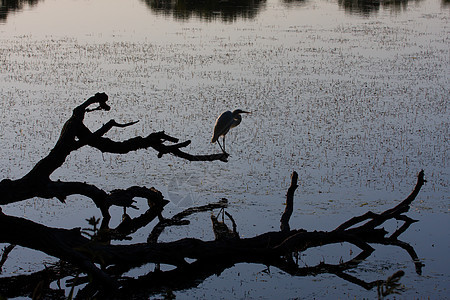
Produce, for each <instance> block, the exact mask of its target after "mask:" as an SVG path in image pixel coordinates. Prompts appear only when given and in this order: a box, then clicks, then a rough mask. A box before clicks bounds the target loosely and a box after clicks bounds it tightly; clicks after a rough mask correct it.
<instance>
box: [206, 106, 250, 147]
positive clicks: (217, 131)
mask: <svg viewBox="0 0 450 300" xmlns="http://www.w3.org/2000/svg"><path fill="white" fill-rule="evenodd" d="M242 113H246V114H248V113H249V112H248V111H243V110H240V109H236V110H234V111H233V112H231V111H229V110H228V111H226V112H224V113H222V114H221V115H220V116H219V117H218V118H217V120H216V124H215V125H214V133H213V136H212V138H211V143H215V142H217V143H218V144H219V146H220V149H222V151H223V152H225V135H226V134H227V133H228V131H229V130H230V129H231V128H234V127H236V126H238V125H239V124H240V123H241V121H242V117H241V115H240V114H242ZM221 136H222V137H223V148H222V146H221V145H220V143H219V137H221ZM225 153H226V152H225Z"/></svg>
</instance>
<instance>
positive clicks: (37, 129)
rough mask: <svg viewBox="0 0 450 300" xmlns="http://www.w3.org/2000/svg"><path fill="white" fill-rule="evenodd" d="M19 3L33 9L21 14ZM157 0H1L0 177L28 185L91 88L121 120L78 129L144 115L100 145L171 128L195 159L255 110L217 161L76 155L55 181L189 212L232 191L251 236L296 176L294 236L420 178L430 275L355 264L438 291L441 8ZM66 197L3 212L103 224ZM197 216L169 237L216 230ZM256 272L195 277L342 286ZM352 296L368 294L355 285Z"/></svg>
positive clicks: (267, 222)
mask: <svg viewBox="0 0 450 300" xmlns="http://www.w3.org/2000/svg"><path fill="white" fill-rule="evenodd" d="M6 3H15V4H11V5H9V4H8V5H9V6H8V5H7V4H6ZM29 3H30V4H31V3H33V4H35V3H38V5H34V6H33V7H32V10H31V9H27V7H29V5H30V4H29ZM158 3H159V4H157V3H153V4H152V2H144V1H142V0H129V1H123V0H84V1H77V0H47V1H40V2H37V1H36V2H33V1H28V2H25V1H23V2H5V1H2V11H3V12H5V13H4V16H3V19H4V20H6V19H5V18H6V14H7V13H8V14H9V15H8V18H7V20H6V21H4V22H2V24H0V64H1V67H0V69H1V72H0V96H1V97H0V98H1V101H0V125H1V126H0V137H1V138H0V140H1V144H2V146H3V147H0V180H1V179H3V178H18V177H19V176H23V175H24V173H25V172H27V171H29V169H30V168H31V167H32V166H33V165H34V163H36V162H37V161H38V160H39V159H41V158H42V157H43V156H44V155H46V154H48V151H49V149H50V148H51V147H53V145H54V143H55V142H56V140H57V138H58V136H59V131H60V130H61V124H63V122H64V121H65V120H66V119H67V117H68V116H70V114H71V110H72V109H73V107H74V106H75V105H78V104H79V101H81V100H83V98H84V97H87V96H89V95H91V94H93V93H95V92H98V91H105V92H107V93H108V94H109V95H111V102H113V107H114V109H112V110H111V111H110V113H109V114H107V115H98V116H97V115H96V117H95V118H94V117H93V118H92V119H89V123H87V125H88V126H89V128H91V129H97V128H98V127H99V126H101V124H103V123H106V122H107V121H109V118H114V119H115V120H117V121H122V122H129V121H135V120H140V122H139V123H137V124H136V125H135V126H133V127H132V128H129V129H127V130H120V131H117V132H111V138H113V139H115V140H124V139H127V138H130V137H133V136H136V135H141V136H145V135H148V134H149V133H151V132H153V131H159V130H166V132H167V133H168V134H171V135H174V136H177V137H180V138H183V140H184V139H190V140H192V144H191V145H190V146H189V147H190V148H189V149H188V150H189V152H192V153H195V154H203V153H209V152H210V151H216V150H217V146H216V145H212V144H211V143H210V138H211V133H212V127H213V124H214V121H215V118H216V117H217V114H219V113H220V112H222V111H224V110H226V109H234V108H242V109H249V110H252V112H253V114H252V117H249V118H246V119H245V120H244V121H243V123H242V124H241V125H240V126H239V127H238V128H237V129H236V130H235V131H234V132H230V134H229V136H227V142H229V146H230V153H231V155H232V156H231V159H230V161H229V163H227V164H202V163H186V162H183V161H180V160H179V159H176V158H173V157H169V156H167V157H166V156H164V157H163V158H161V159H157V158H156V153H154V152H152V151H138V152H136V153H130V154H128V155H120V156H116V155H108V154H105V155H101V153H99V152H98V151H94V150H86V151H84V152H83V151H81V152H79V153H74V155H73V156H70V157H69V158H68V160H67V161H66V163H65V164H64V165H63V168H61V170H60V172H59V173H55V178H54V179H55V180H57V179H62V180H78V181H86V182H89V183H92V184H96V185H99V186H100V187H102V188H104V189H106V190H112V189H115V188H123V187H128V186H131V185H146V186H155V187H156V188H158V189H160V190H161V191H162V192H163V193H164V195H165V196H167V195H169V196H170V197H171V200H172V201H173V200H174V199H175V200H177V199H176V196H178V203H179V202H181V201H182V200H183V199H187V198H181V197H180V196H179V195H189V197H190V198H189V200H192V202H195V204H196V205H197V204H198V205H201V204H205V203H210V202H214V201H216V200H217V199H220V198H221V197H225V198H228V199H229V200H230V203H231V205H230V210H233V211H231V212H232V213H233V216H234V218H235V219H236V221H237V222H239V223H240V226H241V227H240V231H239V232H240V233H241V234H243V235H245V236H247V237H248V236H252V235H255V234H260V233H261V232H265V231H268V230H273V227H272V226H273V224H275V223H276V224H278V220H279V217H280V213H279V211H280V206H282V202H283V201H284V200H283V197H284V195H285V192H286V189H287V187H285V186H283V185H286V182H287V180H288V178H287V177H288V176H289V174H290V173H291V172H292V170H297V171H298V172H299V174H300V177H301V179H302V180H301V182H300V187H299V189H298V194H297V195H296V199H298V201H297V202H296V206H295V209H296V211H295V218H293V219H292V222H293V223H292V224H291V225H292V227H293V228H294V227H295V228H306V229H308V230H316V229H317V230H330V229H332V228H334V227H333V226H334V225H337V224H339V223H340V222H342V219H343V218H344V217H345V218H346V217H348V216H349V215H350V216H351V215H353V214H355V213H358V214H359V213H364V212H365V211H366V210H373V211H375V212H379V211H380V210H381V209H382V208H383V206H386V205H389V206H390V205H391V204H392V201H394V200H395V199H397V198H400V197H403V195H405V194H407V193H408V192H409V191H410V188H411V182H410V181H411V180H412V179H414V178H415V175H416V173H417V172H418V171H419V170H420V169H421V168H424V169H425V174H426V179H427V180H428V183H427V184H426V185H425V187H424V190H423V193H422V192H421V195H420V199H418V200H419V201H418V202H417V203H415V206H414V208H413V210H414V212H416V213H417V214H419V215H418V216H416V217H415V219H419V220H420V222H419V223H417V225H415V227H414V228H411V229H412V230H411V232H410V233H409V235H408V241H409V242H412V243H415V245H414V246H418V247H419V249H417V251H418V253H419V254H420V255H421V256H423V258H425V260H426V267H425V268H424V274H425V275H426V276H428V277H425V276H424V277H418V276H417V275H414V274H415V273H414V270H413V269H412V268H411V267H412V266H411V263H410V261H409V259H408V260H406V262H405V258H404V253H399V252H397V251H394V250H392V252H393V253H391V252H388V253H383V256H382V258H380V256H378V254H377V257H373V259H372V260H368V261H366V262H364V263H363V268H364V269H363V270H362V271H361V273H364V274H363V276H364V277H365V278H366V277H367V276H366V274H365V273H370V272H366V270H367V269H368V270H369V271H374V272H373V273H375V272H378V270H379V271H380V272H386V273H383V274H382V275H383V276H384V275H386V276H385V277H387V276H389V274H388V273H390V274H392V273H393V272H395V271H396V270H397V269H402V270H403V271H405V274H406V275H405V277H404V280H405V281H403V282H402V283H405V285H406V286H407V287H408V288H409V291H406V292H405V293H404V294H403V295H402V296H404V298H405V299H406V298H412V296H414V295H416V296H417V295H419V294H420V295H421V296H425V297H426V296H431V297H432V296H435V297H434V298H445V297H443V296H444V293H445V290H446V288H447V287H448V282H449V280H450V279H449V278H450V276H449V275H448V270H450V266H448V263H446V261H448V260H446V259H445V258H446V257H447V256H446V255H447V254H446V252H448V249H449V247H448V241H449V240H450V239H448V238H447V237H448V234H447V233H442V232H438V231H436V230H435V228H437V227H438V226H441V227H442V228H446V227H448V226H442V224H444V222H447V223H448V216H447V215H448V212H449V206H448V203H449V202H448V200H449V199H448V195H449V194H450V193H449V188H448V187H449V186H450V185H449V179H450V177H449V173H448V170H449V168H448V161H449V155H448V149H449V147H448V146H449V144H448V129H449V125H448V120H449V118H448V109H447V108H448V95H449V89H448V87H449V85H448V79H449V71H448V70H450V69H449V57H450V56H449V49H450V48H449V47H448V45H449V42H450V40H449V35H448V33H449V32H450V28H449V24H450V23H449V22H448V11H444V10H443V8H442V7H443V6H446V5H447V4H446V3H448V2H447V1H444V2H443V1H442V0H423V1H410V2H401V4H396V5H397V6H396V5H394V4H393V3H391V4H385V3H387V2H382V3H379V4H378V5H376V4H375V5H374V4H373V3H372V6H370V5H369V4H367V2H361V1H355V2H338V1H337V0H332V1H328V0H305V1H290V0H289V1H288V0H286V1H282V0H267V1H265V2H264V1H258V2H245V4H244V5H240V6H239V7H238V8H237V7H234V8H233V7H230V6H228V8H226V5H225V4H224V3H222V4H220V3H217V2H216V3H215V4H209V2H202V4H203V6H201V5H199V4H192V3H188V4H186V2H183V3H184V4H183V5H182V4H181V3H182V2H167V1H166V2H158ZM363 3H365V4H363ZM130 4H132V5H130ZM207 4H208V5H207ZM14 5H15V7H17V8H14V9H13V8H11V7H13V6H14ZM152 5H153V6H152ZM158 5H160V6H158ZM367 6H369V8H367ZM406 6H407V9H406V10H404V9H403V8H404V7H406ZM7 7H8V8H7ZM205 7H208V8H205ZM20 9H23V11H22V12H21V13H16V12H17V11H18V10H20ZM397 10H398V11H399V12H400V13H396V11H397ZM74 12H76V13H74ZM81 15H82V16H83V22H80V16H81ZM361 16H363V17H361ZM366 16H368V17H369V18H366ZM188 18H190V19H189V20H188ZM119 20H120V22H119ZM179 179H180V180H179ZM183 180H184V181H183ZM174 182H175V183H176V187H175V188H174V187H173V186H174V184H173V183H174ZM177 193H179V194H177ZM172 195H173V197H172ZM69 200H70V201H67V203H66V204H64V205H63V204H61V203H57V204H55V202H56V201H55V202H52V201H41V200H40V199H37V200H36V199H33V200H30V201H28V202H24V203H18V204H17V205H16V206H14V207H2V209H3V211H4V212H5V213H10V214H14V215H26V216H27V217H29V218H32V219H33V220H35V221H38V222H41V223H44V224H48V225H52V226H53V225H54V226H72V225H73V226H80V220H81V221H82V222H84V219H85V218H89V217H92V215H93V214H94V213H97V209H96V208H95V207H92V208H91V207H88V205H89V204H86V201H85V199H83V198H76V197H74V198H73V199H69ZM173 202H174V203H172V205H171V207H170V209H171V210H172V211H174V213H176V212H177V209H178V207H177V206H175V204H176V203H175V201H173ZM172 211H171V212H172ZM92 212H94V213H92ZM91 213H92V214H91ZM425 213H428V219H426V218H424V217H423V216H422V214H425ZM439 214H440V215H441V218H440V219H439V222H437V221H436V220H438V219H437V217H436V215H438V216H439ZM168 215H171V214H168ZM343 215H345V216H343ZM442 215H445V218H444V217H442ZM97 216H98V215H97ZM429 220H431V221H432V222H433V223H430V224H432V225H433V226H428V227H427V226H426V224H427V222H429ZM193 221H195V222H196V223H195V226H194V227H191V228H190V230H189V231H187V230H186V231H185V229H183V228H177V231H176V233H174V235H179V236H183V237H184V236H187V237H205V236H206V237H208V234H210V235H212V232H211V231H210V228H209V227H208V226H209V225H210V220H209V216H207V219H205V220H204V219H202V218H201V217H199V219H198V220H193ZM206 221H208V223H207V224H206ZM49 222H51V223H49ZM193 223H194V222H193ZM392 225H393V226H395V225H396V224H392ZM414 230H416V231H414ZM429 233H431V235H430V234H429ZM407 234H408V232H407ZM433 234H434V235H433ZM442 234H446V235H445V236H444V238H442V236H441V235H442ZM430 237H433V238H432V239H431V238H430ZM440 241H441V242H440ZM0 248H1V246H0ZM386 250H389V249H386ZM349 251H350V250H349ZM389 251H390V250H389ZM436 251H438V252H436ZM439 251H440V252H439ZM377 253H380V252H377ZM395 255H397V256H395ZM393 257H395V258H398V259H393ZM421 258H422V257H421ZM439 258H444V259H443V260H442V262H441V261H439ZM338 259H339V257H338ZM30 260H32V259H31V258H30ZM31 263H33V261H31ZM31 263H30V264H31ZM21 265H23V262H18V263H17V264H14V263H13V261H10V265H9V267H8V266H6V268H7V270H8V268H9V271H10V272H15V271H16V269H14V268H16V267H17V266H21ZM380 265H381V266H382V267H381V268H380ZM393 265H394V267H393ZM40 266H41V265H39V266H38V267H40ZM383 266H385V267H383ZM239 268H240V269H239ZM258 268H259V269H258ZM7 270H6V271H7ZM6 271H4V272H6ZM244 271H245V272H246V273H243V272H244ZM391 271H393V272H391ZM239 272H240V274H241V276H240V277H239V276H238V275H237V274H239ZM258 272H260V267H259V266H257V267H255V269H254V270H252V271H249V267H248V266H247V265H245V266H238V267H237V269H231V270H229V271H226V272H224V273H223V274H221V276H220V277H218V278H214V279H211V280H210V281H208V282H205V283H204V284H203V286H202V290H201V293H206V294H207V295H217V290H222V288H225V289H228V290H226V292H225V297H227V298H245V297H246V296H247V298H249V297H252V298H269V297H270V296H272V297H271V298H284V299H286V298H294V297H298V290H299V286H300V285H302V283H303V285H302V286H301V287H300V288H301V289H302V293H303V295H302V296H303V298H314V297H315V298H325V297H326V296H327V295H326V294H324V293H326V291H327V290H328V289H329V287H330V286H331V287H332V288H333V291H336V294H337V295H347V294H348V293H349V291H348V286H345V285H343V284H342V281H336V280H332V279H328V278H326V277H317V280H316V279H312V280H310V279H309V278H308V279H304V280H300V281H299V279H298V278H290V277H286V276H285V275H284V276H283V275H280V274H278V273H275V272H274V273H271V274H267V275H264V276H270V277H271V279H269V278H267V280H266V278H264V277H263V278H262V279H263V280H264V282H263V281H259V279H260V278H261V276H262V275H260V273H258ZM433 272H435V274H436V276H435V278H432V279H430V277H429V276H430V274H432V273H433ZM242 274H245V275H242ZM254 278H257V279H258V280H256V279H254ZM274 279H276V280H274ZM278 279H279V280H278ZM369 279H370V278H369ZM233 280H236V281H235V282H233ZM402 280H403V279H402ZM430 281H433V283H430ZM230 282H232V283H231V284H230ZM220 285H223V286H221V287H219V286H220ZM274 286H275V287H276V288H277V289H278V290H277V289H275V288H273V287H274ZM232 289H233V290H232ZM243 289H245V291H246V292H247V291H248V293H249V294H247V295H246V294H243V293H240V292H241V291H242V290H243ZM439 289H440V291H439ZM280 290H282V291H283V293H284V294H283V295H280ZM305 290H306V291H305ZM308 291H309V294H308ZM321 291H324V292H323V293H322V292H321ZM443 291H444V292H443ZM186 293H187V294H189V295H191V296H192V297H196V298H207V297H200V292H199V291H187V292H185V294H183V295H186ZM234 293H240V294H234ZM258 293H259V294H258ZM350 294H351V295H354V296H355V297H354V298H362V297H366V298H373V297H374V296H376V295H375V294H374V293H373V291H372V292H366V291H365V290H360V289H357V288H354V287H353V290H352V291H351V292H350ZM189 295H187V296H189ZM308 296H311V297H308ZM328 296H329V295H328ZM408 296H410V297H408ZM439 296H441V297H439ZM349 297H350V296H349ZM209 298H211V297H209Z"/></svg>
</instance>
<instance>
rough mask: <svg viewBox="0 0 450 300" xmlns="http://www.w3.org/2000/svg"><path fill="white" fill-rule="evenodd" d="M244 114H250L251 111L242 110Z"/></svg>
mask: <svg viewBox="0 0 450 300" xmlns="http://www.w3.org/2000/svg"><path fill="white" fill-rule="evenodd" d="M242 112H243V113H244V114H251V113H252V112H250V111H242Z"/></svg>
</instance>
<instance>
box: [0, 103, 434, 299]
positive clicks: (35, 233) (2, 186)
mask: <svg viewBox="0 0 450 300" xmlns="http://www.w3.org/2000/svg"><path fill="white" fill-rule="evenodd" d="M107 100H108V97H107V96H106V94H96V95H95V96H93V97H91V98H89V99H88V100H87V101H86V102H85V103H83V104H82V105H80V106H79V107H77V108H75V109H74V112H73V115H72V117H71V118H70V119H69V120H68V121H67V122H66V124H65V125H64V128H63V130H62V133H61V136H60V138H59V140H58V142H57V144H56V145H55V147H54V148H53V150H52V151H51V152H50V154H49V155H48V156H47V157H45V158H44V159H42V160H41V161H40V162H38V163H37V164H36V166H35V167H34V168H33V169H32V170H31V171H30V172H29V173H28V174H26V175H25V176H24V177H23V178H20V179H17V180H10V179H4V180H2V181H1V182H0V195H1V196H0V204H7V203H14V202H18V201H22V200H24V199H28V198H31V197H42V198H47V199H48V198H53V197H56V198H58V199H59V200H61V201H64V199H65V198H66V197H67V196H68V195H72V194H81V195H85V196H87V197H89V198H90V199H92V201H93V202H94V203H95V204H96V205H97V207H98V208H99V209H100V210H101V212H102V216H103V219H102V224H101V226H100V228H99V229H97V228H96V227H94V230H92V234H86V231H82V230H81V228H73V229H70V230H69V229H61V228H52V227H47V226H45V225H42V224H37V223H35V222H32V221H30V220H27V219H24V218H18V217H13V216H7V215H5V214H3V213H2V212H1V211H0V228H2V229H3V230H1V231H0V242H2V243H8V244H11V245H19V246H22V247H26V248H30V249H35V250H38V251H42V252H44V253H46V254H48V255H51V256H53V257H55V258H58V259H60V260H61V263H59V264H55V265H51V266H46V268H45V269H44V270H43V271H40V272H37V273H34V274H31V275H21V276H13V277H4V278H0V296H5V297H18V296H32V295H45V297H52V298H61V299H62V298H64V297H65V295H64V293H62V292H61V290H59V289H50V287H49V284H50V282H54V281H56V282H59V281H58V280H59V279H61V278H63V277H66V276H72V277H73V280H72V281H70V284H71V285H73V286H79V285H82V284H83V285H84V287H83V288H82V289H81V290H80V291H79V292H78V294H77V295H76V297H77V298H80V299H84V298H90V297H93V296H96V297H97V298H102V297H108V298H123V297H126V298H127V299H132V298H142V297H148V295H151V294H157V293H163V292H165V291H167V290H171V291H172V290H180V289H186V288H191V287H195V286H197V285H198V284H199V283H200V282H202V281H203V280H204V279H206V278H208V277H209V276H212V275H214V274H220V273H221V272H222V271H224V270H225V269H227V268H230V267H232V266H233V265H235V264H237V263H241V262H247V263H257V264H264V265H267V266H275V267H277V268H279V269H281V270H283V271H285V272H286V273H287V274H290V275H292V276H306V275H316V274H320V273H331V274H335V275H336V276H339V277H341V278H343V279H345V280H347V281H349V282H352V283H355V284H358V285H360V286H362V287H364V288H366V289H372V288H374V287H377V288H378V289H379V290H381V291H382V292H386V291H389V288H390V287H392V286H395V284H396V282H398V280H399V279H400V277H401V276H402V273H401V272H396V273H395V274H394V275H393V276H391V277H390V278H388V279H387V280H377V281H374V282H364V281H362V280H360V279H358V278H356V277H354V276H352V275H349V274H348V273H345V271H346V270H349V269H352V268H356V267H357V266H358V264H359V263H360V262H361V261H362V260H364V259H366V258H367V257H369V256H370V255H371V254H372V252H373V251H374V249H373V248H372V246H371V245H370V244H383V245H394V246H398V247H400V248H402V249H404V250H406V251H407V253H408V254H409V255H410V257H411V258H412V260H413V262H414V264H415V267H416V272H417V273H418V274H421V268H422V263H421V262H420V261H419V260H418V256H417V254H416V253H415V251H414V249H413V248H412V247H411V246H410V245H409V244H407V243H405V242H402V241H400V240H398V237H399V236H400V235H401V234H402V233H403V232H405V231H406V230H407V229H408V227H409V226H410V225H411V224H412V223H413V222H416V221H415V220H412V219H411V218H409V217H407V216H406V215H404V213H406V212H407V211H408V210H409V208H410V205H411V203H412V201H413V200H414V199H415V198H416V196H417V195H418V193H419V191H420V189H421V187H422V185H423V184H424V183H425V180H424V172H423V171H421V172H420V173H419V174H418V179H417V184H416V186H415V187H414V189H413V192H412V193H411V194H410V195H409V196H408V197H407V198H406V199H405V200H403V201H402V202H401V203H399V204H398V205H397V206H395V207H394V208H392V209H389V210H387V211H385V212H382V213H380V214H377V213H373V212H367V213H366V214H364V215H361V216H357V217H353V218H351V219H350V220H348V221H346V222H344V223H342V224H341V225H340V226H338V227H337V228H336V229H334V230H331V231H328V232H325V231H314V232H308V231H305V230H303V229H291V228H290V226H289V220H290V218H291V216H292V213H293V205H294V193H295V190H296V188H297V186H298V185H297V181H298V175H297V173H296V172H294V173H293V174H292V177H291V185H290V187H289V189H288V192H287V197H286V208H285V211H284V213H283V215H282V217H281V221H280V223H281V224H280V231H274V232H267V233H263V234H260V235H257V236H255V237H252V238H240V237H239V234H238V233H237V225H236V222H235V220H234V219H233V217H232V216H231V215H230V214H229V213H228V212H226V211H222V220H221V221H220V220H219V219H220V218H219V217H216V216H211V221H212V225H211V230H213V231H214V233H215V237H216V238H215V240H209V241H203V240H200V239H196V238H181V239H179V240H175V241H172V242H159V241H158V238H159V236H160V234H161V232H163V230H164V229H165V228H167V227H168V226H183V225H188V224H189V222H188V220H186V218H187V217H188V216H190V215H192V214H195V213H199V212H204V211H213V210H217V209H220V210H224V209H225V208H226V207H227V205H228V203H227V201H226V199H222V200H221V201H219V202H217V203H212V204H208V205H205V206H200V207H194V208H189V209H187V210H185V211H183V212H181V213H179V214H177V215H175V216H173V217H171V218H166V217H164V216H163V209H164V206H165V205H166V204H167V203H168V201H167V200H165V199H164V196H163V195H162V194H161V193H160V192H159V191H157V190H156V189H154V188H147V187H138V186H133V187H130V188H128V189H125V190H114V191H111V192H109V193H108V192H106V191H103V190H101V189H99V188H97V187H95V186H93V185H89V184H86V183H81V182H61V181H52V180H50V179H49V176H50V175H51V174H52V173H53V171H55V170H56V169H57V168H58V167H60V166H61V165H62V163H63V162H64V160H65V158H66V157H67V155H68V154H69V153H70V152H71V151H74V150H77V149H79V148H80V147H82V146H85V145H89V146H92V147H95V148H97V149H99V150H100V151H102V152H114V153H127V152H129V151H133V150H137V149H145V148H153V149H155V150H156V151H157V152H158V156H159V157H161V156H162V155H163V154H169V153H170V154H172V155H175V156H178V157H180V158H183V159H189V160H205V161H212V160H221V161H226V160H227V157H228V156H227V155H226V154H212V155H191V154H188V153H185V152H183V151H182V150H180V148H183V147H185V146H186V145H188V144H189V143H190V142H189V141H186V142H182V143H178V140H177V139H175V138H173V137H170V136H168V135H166V134H165V133H164V132H157V133H153V134H150V135H149V136H147V137H145V138H142V137H136V138H132V139H129V140H127V141H123V142H114V141H112V140H110V139H108V138H104V137H103V135H104V134H105V133H106V132H107V131H108V130H110V129H111V128H112V127H127V126H131V125H133V124H135V123H136V122H132V123H127V124H119V123H117V122H115V121H114V120H111V121H109V122H108V123H107V124H105V125H104V126H102V127H101V128H100V129H98V130H97V131H95V132H91V131H90V130H89V129H88V128H86V127H85V126H84V124H83V118H84V115H85V114H86V113H89V112H93V111H96V110H109V106H108V105H107V104H106V101H107ZM91 105H98V106H97V107H95V108H93V109H90V108H89V107H90V106H91ZM166 141H169V142H173V143H175V144H172V145H165V144H164V142H166ZM135 197H141V198H145V199H147V201H148V204H149V208H148V210H147V211H145V212H143V213H142V214H141V215H140V216H138V217H135V218H130V217H129V216H128V215H127V214H126V212H124V215H123V218H122V222H121V223H120V224H119V225H118V226H117V227H116V228H109V225H108V224H109V221H110V218H111V217H110V215H109V208H110V207H111V206H113V205H115V206H121V207H123V208H124V209H126V208H127V207H134V205H133V203H134V200H133V199H134V198H135ZM225 216H226V218H227V219H229V220H230V221H231V223H232V225H233V226H232V229H229V228H228V226H227V224H226V222H225ZM155 219H158V221H159V222H158V224H157V225H156V226H154V228H153V229H152V230H150V229H149V230H148V231H149V236H148V239H147V242H146V243H134V244H129V245H117V244H114V243H113V241H115V240H122V239H131V235H132V234H133V233H134V232H135V231H136V230H138V229H140V228H144V227H146V226H147V225H148V224H149V223H150V222H151V221H153V220H155ZM391 219H397V220H400V221H403V222H404V223H403V225H402V226H401V227H400V228H398V229H397V230H396V231H395V232H394V233H392V234H391V235H388V233H387V232H386V231H385V230H384V229H383V228H380V226H382V225H383V224H384V223H385V222H386V221H387V220H391ZM90 221H91V223H92V224H94V225H95V224H96V222H97V220H95V219H93V220H90ZM5 228H8V230H4V229H5ZM344 242H345V243H349V244H352V245H355V246H356V247H358V248H359V249H360V250H361V252H360V253H359V254H357V255H356V256H355V257H354V258H352V259H351V260H349V261H346V262H341V263H339V264H336V265H331V264H325V263H320V264H318V265H317V266H313V267H300V266H299V265H298V263H297V261H296V257H297V255H298V253H299V252H302V251H305V250H306V249H309V248H313V247H318V246H323V245H327V244H336V243H344ZM13 248H14V247H13V246H11V247H8V248H5V251H4V253H3V255H2V264H3V263H4V261H5V260H6V259H7V254H8V252H9V251H14V250H13ZM7 251H8V252H7ZM3 257H4V259H3ZM148 263H154V264H155V270H153V271H150V272H148V273H147V274H145V275H143V276H140V277H138V278H129V277H126V276H125V275H124V274H125V273H126V272H127V271H129V270H130V269H132V268H136V267H140V266H142V265H144V264H148ZM160 264H166V265H171V266H173V269H172V270H170V271H162V270H160V269H159V267H158V266H159V265H160ZM39 278H41V279H39ZM13 283H14V284H13ZM86 283H87V285H86ZM383 288H384V289H383Z"/></svg>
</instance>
